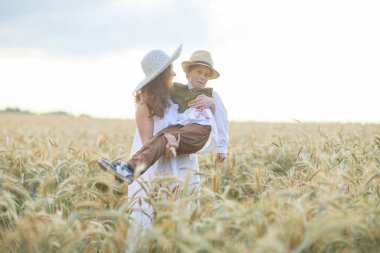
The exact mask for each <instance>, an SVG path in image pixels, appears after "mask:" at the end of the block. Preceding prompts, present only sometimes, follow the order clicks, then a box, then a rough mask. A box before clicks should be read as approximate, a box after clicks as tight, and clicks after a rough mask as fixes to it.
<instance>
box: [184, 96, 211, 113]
mask: <svg viewBox="0 0 380 253" xmlns="http://www.w3.org/2000/svg"><path fill="white" fill-rule="evenodd" d="M188 106H189V107H193V108H196V109H206V108H212V107H215V100H214V99H213V98H211V97H208V96H206V95H203V94H201V95H198V96H197V97H196V98H194V99H193V100H191V101H190V102H189V104H188Z"/></svg>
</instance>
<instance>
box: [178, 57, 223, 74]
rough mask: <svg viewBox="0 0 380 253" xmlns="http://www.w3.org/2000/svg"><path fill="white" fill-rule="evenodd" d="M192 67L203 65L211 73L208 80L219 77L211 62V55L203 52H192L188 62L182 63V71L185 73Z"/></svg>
mask: <svg viewBox="0 0 380 253" xmlns="http://www.w3.org/2000/svg"><path fill="white" fill-rule="evenodd" d="M193 65H203V66H206V67H208V68H209V69H210V70H211V71H212V74H211V77H210V79H216V78H218V77H219V76H220V75H219V73H218V71H216V70H215V69H214V62H213V61H212V58H211V54H210V53H209V52H207V51H205V50H197V51H194V53H193V54H192V55H191V57H190V60H189V61H184V62H182V69H183V71H185V73H186V72H187V70H188V68H189V67H190V66H193Z"/></svg>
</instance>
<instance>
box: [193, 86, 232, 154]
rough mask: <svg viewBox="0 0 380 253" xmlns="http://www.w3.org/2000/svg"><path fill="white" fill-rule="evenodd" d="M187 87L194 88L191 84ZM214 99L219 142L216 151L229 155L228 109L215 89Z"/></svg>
mask: <svg viewBox="0 0 380 253" xmlns="http://www.w3.org/2000/svg"><path fill="white" fill-rule="evenodd" d="M187 85H188V86H189V89H192V88H193V85H192V84H191V83H188V84H187ZM212 97H213V98H214V100H215V113H214V119H215V124H216V128H217V130H218V141H217V147H216V150H217V153H221V154H227V151H228V149H227V145H228V140H229V134H228V114H227V109H226V107H225V106H224V104H223V101H222V99H221V98H220V96H219V94H218V93H216V92H215V91H214V89H213V90H212Z"/></svg>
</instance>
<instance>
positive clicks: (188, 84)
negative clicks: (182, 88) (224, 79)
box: [187, 82, 206, 89]
mask: <svg viewBox="0 0 380 253" xmlns="http://www.w3.org/2000/svg"><path fill="white" fill-rule="evenodd" d="M187 86H189V89H192V88H205V87H206V85H205V86H204V87H195V86H194V85H193V84H192V83H190V82H188V83H187Z"/></svg>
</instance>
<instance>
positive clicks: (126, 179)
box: [98, 162, 130, 183]
mask: <svg viewBox="0 0 380 253" xmlns="http://www.w3.org/2000/svg"><path fill="white" fill-rule="evenodd" d="M98 165H99V167H100V168H101V169H102V170H104V171H105V172H107V173H109V174H111V175H113V176H115V177H117V178H118V179H119V180H120V181H121V183H123V182H124V181H128V182H129V180H128V178H126V177H123V176H121V175H120V174H119V173H117V172H116V171H114V170H113V169H110V168H108V167H106V166H104V165H103V164H102V163H100V162H98ZM129 183H130V182H129Z"/></svg>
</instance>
